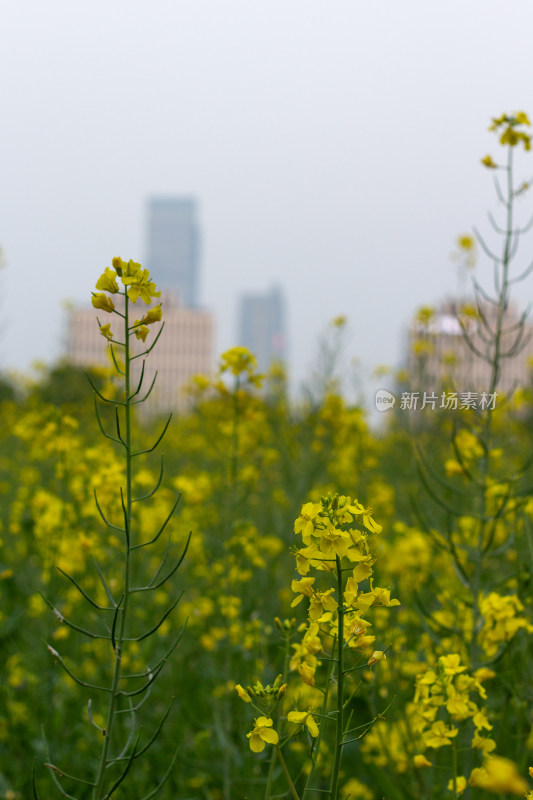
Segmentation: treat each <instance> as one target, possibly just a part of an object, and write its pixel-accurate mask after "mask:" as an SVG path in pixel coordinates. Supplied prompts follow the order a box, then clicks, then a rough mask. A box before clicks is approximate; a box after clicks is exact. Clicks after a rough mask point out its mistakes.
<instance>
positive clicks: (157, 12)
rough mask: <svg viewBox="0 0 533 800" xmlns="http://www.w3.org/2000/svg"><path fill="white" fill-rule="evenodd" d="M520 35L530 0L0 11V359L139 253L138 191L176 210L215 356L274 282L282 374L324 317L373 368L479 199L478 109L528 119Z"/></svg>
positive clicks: (425, 295)
mask: <svg viewBox="0 0 533 800" xmlns="http://www.w3.org/2000/svg"><path fill="white" fill-rule="evenodd" d="M532 34H533V3H531V0H506V2H501V0H498V2H496V0H446V2H444V3H435V2H428V0H403V2H398V0H380V2H371V1H369V0H367V2H359V0H268V1H267V0H159V2H158V1H157V0H155V1H154V0H151V1H150V2H147V1H145V0H128V1H127V2H119V1H118V0H105V2H104V1H103V0H91V2H85V1H83V2H82V1H81V0H47V2H43V1H42V0H26V2H19V0H4V2H3V4H2V22H1V26H0V84H1V92H0V98H1V104H2V114H1V124H0V142H1V148H0V159H1V171H0V176H1V177H0V244H1V246H2V247H3V250H4V255H5V260H6V268H5V269H4V270H3V273H2V274H1V275H0V284H1V285H2V289H3V303H2V306H1V309H2V317H3V321H2V323H1V328H2V330H3V334H2V337H1V344H0V357H1V364H2V366H4V365H5V366H9V367H18V368H21V369H25V368H27V367H28V366H29V364H30V363H31V362H32V360H34V359H43V360H46V361H51V360H53V359H54V358H56V357H58V355H59V354H60V352H61V343H62V332H63V324H64V312H63V311H62V300H64V299H71V300H73V301H75V302H77V303H79V302H85V301H86V300H87V299H88V298H89V295H90V291H91V289H92V288H93V287H94V283H95V281H96V279H97V277H98V276H99V274H100V273H101V272H102V270H103V269H104V267H105V266H107V265H108V264H109V263H110V260H111V258H112V257H113V256H114V255H120V256H122V258H134V259H135V260H142V259H143V258H144V256H145V251H146V201H147V198H148V197H149V196H150V195H161V194H176V195H194V196H195V197H197V198H198V202H199V209H200V220H201V227H202V232H203V259H202V277H201V287H202V288H201V295H202V300H203V303H204V305H205V306H207V307H208V308H210V309H212V311H213V312H214V313H215V315H216V320H217V330H218V335H217V345H216V347H217V351H219V350H221V349H225V348H227V347H229V346H231V345H232V344H235V343H236V335H237V326H236V315H237V308H238V304H237V301H238V297H239V294H240V293H242V292H244V291H262V290H266V289H268V288H270V287H271V285H272V284H274V283H278V284H280V285H281V287H282V288H283V290H284V292H285V296H286V300H287V308H288V321H289V344H290V364H291V368H292V371H293V373H294V374H295V376H296V378H297V379H300V378H301V377H302V376H303V375H304V374H305V372H306V369H307V367H308V365H309V363H310V362H311V361H312V360H313V356H314V353H315V343H316V339H317V337H318V335H319V333H320V332H321V331H322V330H323V329H324V327H325V326H326V324H327V323H328V321H329V320H330V319H331V318H333V317H334V316H336V315H338V314H346V315H347V316H348V319H349V331H350V339H349V348H348V349H349V353H350V354H351V355H354V356H358V357H359V358H361V360H362V361H363V362H364V364H365V365H367V366H368V367H372V366H374V365H376V364H381V363H389V364H396V363H397V362H398V361H399V359H400V356H401V344H402V335H403V331H404V329H405V326H406V324H407V323H408V321H409V319H410V317H411V315H412V313H413V311H414V309H415V308H416V307H417V306H419V305H421V304H427V303H432V302H435V301H437V300H438V299H439V298H441V297H442V296H443V295H444V294H450V293H453V292H455V291H456V289H457V275H456V266H455V265H454V264H453V263H452V262H451V260H450V253H451V251H452V250H453V246H454V239H455V238H456V236H457V235H458V234H459V233H461V232H463V231H467V230H468V229H469V228H470V226H471V225H472V223H476V224H478V225H480V226H481V227H484V226H485V221H484V220H485V212H486V209H487V208H494V207H495V205H496V204H495V200H494V193H493V189H492V183H491V177H492V176H491V175H490V174H489V172H488V171H487V170H484V169H483V167H482V166H481V165H480V164H479V159H480V158H481V157H482V156H484V155H485V154H486V153H487V152H491V153H492V154H493V155H494V156H495V155H496V154H497V150H498V148H497V146H496V138H495V137H494V135H493V134H489V133H488V132H487V127H488V124H489V122H490V117H491V116H493V115H496V114H500V113H502V112H503V111H513V110H520V109H524V110H525V111H529V113H530V114H532V113H533V90H532V88H531V86H532V73H533V69H532V67H533V59H532V55H531V37H532ZM529 159H530V161H529V163H528V162H527V161H526V159H525V158H524V159H522V160H521V163H522V164H523V170H524V171H528V174H529V172H530V173H533V154H531V155H530V156H529ZM526 206H528V207H529V208H531V209H533V196H530V197H528V198H527V199H525V200H524V208H525V207H526ZM532 236H533V234H532ZM531 243H533V239H531V240H530V247H529V249H530V251H531V250H533V248H532V247H531ZM484 274H485V270H484V269H483V268H482V267H481V266H480V275H481V277H482V279H483V276H484ZM154 277H155V278H156V280H157V276H154ZM532 298H533V277H532V278H530V282H529V284H528V285H527V286H525V287H523V288H522V289H521V290H520V299H521V300H529V299H532Z"/></svg>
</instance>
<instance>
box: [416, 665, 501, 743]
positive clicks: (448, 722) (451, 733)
mask: <svg viewBox="0 0 533 800" xmlns="http://www.w3.org/2000/svg"><path fill="white" fill-rule="evenodd" d="M478 677H482V676H481V675H480V676H478ZM478 677H474V676H471V675H468V674H467V668H466V667H465V666H462V665H461V657H460V656H459V655H458V654H457V653H452V654H450V655H446V656H440V658H439V659H438V661H437V664H436V666H435V668H434V669H429V670H427V671H426V672H424V673H422V674H420V675H418V676H417V679H416V692H415V700H414V702H415V705H416V713H415V717H414V720H413V728H414V730H415V732H416V733H417V734H419V735H421V736H422V739H423V741H424V744H425V746H426V747H429V748H433V749H438V748H440V747H445V746H447V745H451V744H452V739H455V737H456V736H457V735H458V733H459V729H460V727H461V726H462V725H463V724H464V723H466V722H468V721H472V722H473V724H474V735H473V738H472V747H474V748H476V749H477V750H480V751H481V752H482V753H483V755H488V754H489V753H491V752H492V751H493V750H494V748H495V747H496V743H495V741H494V740H493V739H491V738H489V737H488V736H487V735H486V734H484V731H490V730H492V725H491V724H490V722H489V721H488V718H487V712H486V710H485V709H484V708H480V706H479V705H478V703H477V702H476V701H475V700H474V699H473V696H474V695H476V694H477V695H478V698H482V699H486V697H487V693H486V691H485V689H484V688H483V686H482V684H481V682H480V680H479V679H478Z"/></svg>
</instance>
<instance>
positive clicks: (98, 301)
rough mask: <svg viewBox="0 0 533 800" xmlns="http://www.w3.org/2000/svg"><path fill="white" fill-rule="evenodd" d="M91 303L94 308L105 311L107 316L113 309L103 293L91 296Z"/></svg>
mask: <svg viewBox="0 0 533 800" xmlns="http://www.w3.org/2000/svg"><path fill="white" fill-rule="evenodd" d="M91 302H92V304H93V306H94V307H95V308H101V309H102V311H107V313H108V314H111V312H112V311H113V309H114V308H115V304H114V302H113V301H112V300H111V298H110V297H108V296H107V295H106V294H104V293H103V292H102V293H101V294H93V296H92V299H91Z"/></svg>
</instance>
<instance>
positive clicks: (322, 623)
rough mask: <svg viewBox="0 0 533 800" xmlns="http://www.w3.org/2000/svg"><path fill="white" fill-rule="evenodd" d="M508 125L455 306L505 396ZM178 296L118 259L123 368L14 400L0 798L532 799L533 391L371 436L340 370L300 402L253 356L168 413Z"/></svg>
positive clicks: (4, 533) (49, 384) (512, 143)
mask: <svg viewBox="0 0 533 800" xmlns="http://www.w3.org/2000/svg"><path fill="white" fill-rule="evenodd" d="M491 127H492V129H493V130H494V132H495V133H496V134H497V136H498V139H499V144H500V147H501V152H503V162H504V163H503V164H502V165H499V159H498V158H497V157H496V156H493V155H490V156H485V157H484V158H483V159H482V163H483V166H484V167H485V168H486V169H488V170H499V171H500V172H501V174H502V175H503V181H502V184H499V189H498V190H499V192H500V194H501V201H502V205H503V212H504V214H503V216H504V221H503V222H502V223H501V225H500V226H499V229H498V230H499V233H500V236H501V242H500V243H501V248H500V250H499V251H498V253H497V254H495V256H494V258H495V261H494V263H495V270H496V276H497V278H496V280H495V285H494V287H492V288H491V289H484V288H482V287H480V286H478V287H477V288H476V292H475V297H474V305H473V307H470V308H469V309H466V310H465V309H463V310H461V309H460V310H459V311H458V319H459V321H460V322H461V324H462V328H463V332H464V336H465V337H466V339H467V340H468V339H469V337H470V340H471V344H472V346H473V347H478V346H477V345H475V344H474V342H473V340H472V335H471V331H472V327H471V326H472V324H475V325H476V326H477V329H478V330H479V331H481V332H482V341H483V342H484V343H485V345H486V346H485V347H484V349H483V350H482V351H480V352H478V353H477V356H478V357H479V358H480V359H484V360H485V362H486V363H488V364H489V366H490V376H491V377H490V385H489V386H488V387H487V391H488V393H489V395H491V396H492V395H494V393H495V392H496V391H497V388H498V385H499V384H498V382H499V379H500V375H501V365H502V361H503V360H504V359H506V358H510V357H515V356H516V357H518V355H519V353H520V347H521V342H522V340H523V337H524V327H523V324H522V325H520V324H519V325H518V326H517V328H516V331H515V333H516V337H515V339H514V341H513V343H512V345H511V347H510V348H509V346H508V345H506V344H504V339H503V328H502V326H503V324H504V311H505V309H506V307H507V305H508V303H509V300H510V296H511V290H512V287H513V285H514V283H516V282H517V279H519V280H526V279H527V275H526V274H518V275H517V274H515V273H514V272H513V258H514V254H515V252H516V250H517V247H518V244H519V239H520V236H521V235H522V233H521V232H520V231H517V228H516V224H515V221H514V217H513V212H514V208H515V202H516V198H517V196H518V195H522V194H524V192H526V191H527V185H526V184H524V183H523V182H518V183H517V182H516V181H515V178H514V175H513V155H514V152H515V149H516V148H518V147H521V148H523V149H524V150H525V151H528V150H529V149H530V133H529V130H530V125H529V120H528V118H527V116H526V114H525V113H524V112H516V113H515V114H511V115H505V114H504V115H502V116H501V117H498V118H496V119H494V120H493V122H492V126H491ZM524 233H525V232H524ZM459 246H460V247H461V248H462V249H463V250H464V252H465V257H466V258H467V259H469V258H470V257H471V251H472V247H473V239H472V238H471V237H469V236H463V237H462V239H461V240H460V241H459ZM487 297H488V298H490V300H491V302H492V303H493V305H494V308H495V309H496V311H497V314H496V323H495V324H492V323H489V321H488V320H487V319H486V318H485V317H484V315H483V304H482V303H481V299H484V300H486V298H487ZM158 298H159V292H158V290H157V276H151V275H150V274H149V272H148V270H147V269H143V267H142V266H141V265H140V264H138V263H136V262H134V261H133V260H130V261H125V260H122V259H121V258H118V257H116V258H113V260H112V262H111V266H109V267H106V268H105V269H104V272H103V273H102V274H101V275H100V276H99V277H97V280H96V282H95V291H94V293H93V295H92V303H93V306H94V308H95V325H99V328H100V333H101V334H102V347H103V348H107V349H108V350H109V354H110V367H109V369H105V370H104V369H99V370H92V371H90V372H89V382H90V385H89V384H86V381H85V377H84V376H80V375H79V374H78V373H77V372H76V371H75V370H71V372H70V373H69V374H70V378H71V381H70V382H68V383H67V382H66V381H65V380H64V375H61V376H59V379H57V378H58V376H57V373H54V370H51V371H50V373H49V374H48V376H45V377H44V378H43V379H42V381H41V383H40V384H37V385H35V386H33V387H29V388H28V387H26V389H25V391H24V392H23V391H22V389H18V390H16V391H17V392H18V394H17V395H16V396H13V395H12V393H11V394H10V392H9V391H7V387H5V386H4V388H3V390H2V391H3V399H2V400H1V401H0V404H1V410H2V417H3V420H4V424H3V426H2V432H1V442H0V490H1V497H2V502H1V503H0V592H1V597H2V603H1V606H0V637H1V643H2V655H3V658H2V670H1V673H0V674H1V679H0V754H1V758H0V797H2V798H5V800H22V798H34V799H35V800H38V798H52V797H67V798H77V799H78V800H104V799H107V798H110V797H117V798H128V799H131V800H141V798H146V799H148V798H151V797H156V796H157V797H161V798H166V799H167V800H245V799H246V800H274V799H275V798H293V800H317V799H318V798H328V800H381V798H387V800H441V798H442V800H444V799H445V798H453V797H464V798H472V800H481V799H482V798H487V797H499V798H503V797H528V798H532V797H533V780H532V776H533V767H532V766H531V765H532V764H533V683H532V667H531V663H532V655H533V639H532V634H533V614H532V610H533V601H532V587H533V455H532V454H533V432H532V426H531V421H532V419H533V390H532V388H531V387H528V386H523V387H521V388H520V390H519V391H518V390H517V391H515V392H511V393H509V394H508V396H506V397H505V400H504V402H499V403H495V404H488V405H486V406H484V407H483V408H476V407H473V406H472V405H471V404H470V405H468V404H465V405H464V407H459V408H456V409H447V410H444V411H442V412H441V413H434V412H432V411H429V412H428V413H424V412H423V411H422V410H420V411H419V412H417V415H416V424H414V420H415V416H414V412H413V414H411V415H409V414H407V415H405V414H404V415H403V416H402V415H401V414H400V413H391V414H390V415H389V417H388V419H389V424H388V425H387V426H386V427H384V428H383V429H381V430H380V431H379V432H376V431H373V430H372V429H371V427H370V426H369V423H368V421H367V418H366V414H365V412H364V411H363V410H362V409H361V408H358V407H354V406H353V405H350V404H349V403H348V402H347V401H346V399H345V398H344V397H343V396H342V394H341V393H340V391H339V389H338V384H337V383H336V381H335V380H334V379H332V378H331V377H329V378H328V379H326V380H324V381H323V382H322V383H320V382H319V383H317V385H315V386H314V387H313V393H312V394H310V395H309V396H308V397H307V399H305V400H302V401H299V402H295V401H292V400H291V399H290V398H289V396H288V391H287V378H286V375H285V374H284V371H283V369H282V368H281V367H279V366H274V367H273V368H272V370H271V371H270V372H269V373H268V374H267V375H259V374H258V372H257V368H256V362H255V359H254V357H253V354H252V353H250V352H248V351H247V350H246V349H245V348H241V347H237V348H233V349H231V350H229V351H227V352H226V353H224V354H222V356H221V358H220V360H219V364H218V368H217V371H216V374H215V375H214V376H198V378H197V379H196V380H195V381H194V382H193V385H192V386H191V387H190V395H191V407H190V410H189V411H188V412H187V413H185V414H183V415H181V416H178V417H176V418H175V419H173V420H166V419H162V420H159V419H154V418H153V417H150V416H147V415H143V414H142V413H139V410H138V409H137V406H142V404H143V403H144V402H145V401H148V399H149V395H150V392H151V389H152V385H149V386H145V385H144V369H142V368H141V369H137V368H136V366H135V362H136V361H137V360H138V359H141V361H142V360H143V359H149V358H150V352H151V350H152V349H153V348H154V347H156V346H157V340H158V338H159V337H160V336H164V335H165V332H164V318H165V309H164V303H161V302H159V303H157V304H155V305H154V302H155V301H156V300H157V299H158ZM132 306H135V309H133V308H132ZM139 309H140V310H139ZM421 314H422V317H423V318H424V319H427V320H430V319H431V313H430V312H428V311H427V310H426V311H422V312H421ZM102 317H103V320H102ZM465 318H468V319H469V320H470V321H471V322H470V323H469V324H468V325H467V324H466V323H465V322H464V320H465ZM97 319H98V321H97ZM472 321H473V322H472ZM159 323H163V324H161V325H160V324H159ZM343 324H344V321H343V320H342V319H336V320H334V321H333V323H332V329H334V330H338V328H339V327H342V325H343ZM506 341H507V340H506ZM140 347H141V348H144V349H142V350H139V348H140ZM506 348H507V349H506ZM331 366H332V365H328V367H331ZM134 367H135V368H134ZM326 372H329V374H330V375H331V369H329V371H328V370H327V371H326ZM91 387H92V388H91ZM95 410H96V413H95ZM141 410H142V409H141ZM161 453H162V454H163V455H161Z"/></svg>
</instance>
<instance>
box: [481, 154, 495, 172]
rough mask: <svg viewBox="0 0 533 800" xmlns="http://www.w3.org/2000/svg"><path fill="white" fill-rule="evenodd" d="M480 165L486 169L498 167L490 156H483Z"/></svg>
mask: <svg viewBox="0 0 533 800" xmlns="http://www.w3.org/2000/svg"><path fill="white" fill-rule="evenodd" d="M481 163H482V164H483V165H484V166H485V167H487V168H488V169H498V165H497V164H495V163H494V161H493V160H492V156H489V155H487V156H485V158H482V159H481Z"/></svg>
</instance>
